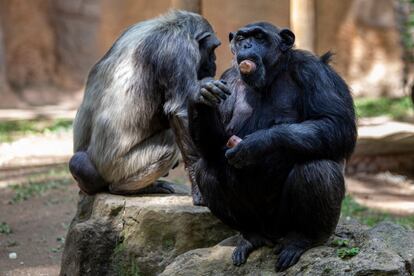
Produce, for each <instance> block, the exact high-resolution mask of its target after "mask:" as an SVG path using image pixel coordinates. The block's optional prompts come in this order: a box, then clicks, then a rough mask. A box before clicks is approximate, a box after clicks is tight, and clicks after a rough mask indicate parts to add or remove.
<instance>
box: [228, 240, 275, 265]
mask: <svg viewBox="0 0 414 276" xmlns="http://www.w3.org/2000/svg"><path fill="white" fill-rule="evenodd" d="M268 244H271V242H270V241H269V240H267V239H265V238H263V237H261V236H259V235H255V234H242V235H241V238H240V240H239V243H238V244H237V246H236V248H235V249H234V251H233V255H232V259H233V264H234V265H236V266H240V265H242V264H244V263H245V262H246V261H247V258H248V257H249V255H250V253H252V252H253V251H254V250H256V249H257V248H259V247H262V246H264V245H268Z"/></svg>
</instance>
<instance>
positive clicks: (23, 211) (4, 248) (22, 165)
mask: <svg viewBox="0 0 414 276" xmlns="http://www.w3.org/2000/svg"><path fill="white" fill-rule="evenodd" d="M71 143H72V140H71V134H70V133H63V134H62V133H58V134H49V135H48V136H44V135H42V136H33V137H25V138H22V139H19V140H17V141H15V142H13V143H8V144H0V276H17V275H25V276H26V275H58V273H59V268H60V258H61V254H62V250H63V244H64V238H65V235H66V231H67V228H68V225H69V223H70V221H71V219H72V217H73V216H74V214H75V211H76V203H77V198H78V189H77V186H76V184H75V183H74V181H73V180H72V179H71V177H70V175H69V174H68V171H67V169H66V162H67V160H68V158H69V156H70V154H71V151H72V148H71ZM39 147H43V149H44V150H39ZM168 178H169V179H170V180H172V181H176V182H180V183H188V180H187V178H186V175H185V172H184V170H183V167H182V166H179V167H178V168H176V169H175V170H173V171H171V173H170V175H169V177H168ZM347 189H348V192H349V193H350V194H351V195H353V197H354V198H355V199H356V201H357V202H359V203H362V204H364V205H367V206H368V207H372V208H377V209H380V210H383V211H387V212H390V213H394V214H414V185H413V182H412V180H410V179H406V178H404V177H402V176H394V175H390V174H379V175H375V176H369V175H357V176H353V177H351V178H348V179H347ZM2 223H3V225H2ZM4 223H5V224H4ZM14 257H15V258H14Z"/></svg>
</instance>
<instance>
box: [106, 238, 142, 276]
mask: <svg viewBox="0 0 414 276" xmlns="http://www.w3.org/2000/svg"><path fill="white" fill-rule="evenodd" d="M112 258H113V263H114V264H115V270H116V274H117V275H119V276H140V275H141V271H140V269H139V267H138V264H137V263H136V261H135V258H134V257H133V256H131V255H128V253H127V252H126V248H125V244H124V243H122V242H120V243H118V244H117V245H116V247H115V249H114V253H113V255H112Z"/></svg>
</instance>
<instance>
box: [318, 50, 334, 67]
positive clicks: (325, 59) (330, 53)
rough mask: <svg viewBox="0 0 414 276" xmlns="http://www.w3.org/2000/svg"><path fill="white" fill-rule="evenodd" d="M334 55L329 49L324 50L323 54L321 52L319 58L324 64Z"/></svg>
mask: <svg viewBox="0 0 414 276" xmlns="http://www.w3.org/2000/svg"><path fill="white" fill-rule="evenodd" d="M333 56H334V53H332V52H331V51H328V52H326V53H325V54H323V55H322V56H321V57H320V59H321V61H322V62H323V63H325V64H329V63H330V62H331V61H332V57H333Z"/></svg>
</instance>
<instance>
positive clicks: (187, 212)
mask: <svg viewBox="0 0 414 276" xmlns="http://www.w3.org/2000/svg"><path fill="white" fill-rule="evenodd" d="M234 233H235V232H234V231H233V230H230V229H229V228H228V227H227V226H225V225H224V224H222V223H221V222H220V221H219V220H218V219H217V218H215V217H214V216H213V215H212V214H211V213H210V211H209V210H208V209H207V208H205V207H197V206H193V204H192V199H191V197H190V196H187V195H181V196H179V195H174V196H160V195H157V196H155V195H154V196H135V197H125V196H117V195H111V194H98V195H96V196H85V195H81V197H80V200H79V205H78V211H77V214H76V216H75V218H74V219H73V221H72V223H71V225H70V228H69V231H68V234H67V238H66V243H65V249H64V252H63V257H62V267H61V273H60V275H67V276H76V275H82V276H83V275H134V274H128V273H132V272H134V271H135V272H136V271H140V273H141V274H140V275H156V274H158V273H160V272H162V271H163V269H164V268H165V267H166V266H167V265H168V264H169V263H171V262H172V261H173V260H174V258H175V257H176V256H178V255H180V254H182V253H184V252H187V251H189V250H191V249H195V248H201V247H208V246H212V245H215V244H217V243H218V242H220V241H222V240H223V239H225V238H227V237H228V236H230V235H233V234H234Z"/></svg>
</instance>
